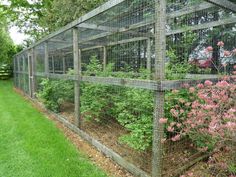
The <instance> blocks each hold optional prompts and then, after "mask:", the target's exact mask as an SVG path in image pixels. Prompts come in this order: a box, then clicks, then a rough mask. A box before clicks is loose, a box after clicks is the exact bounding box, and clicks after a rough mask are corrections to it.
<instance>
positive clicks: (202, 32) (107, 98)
mask: <svg viewBox="0 0 236 177" xmlns="http://www.w3.org/2000/svg"><path fill="white" fill-rule="evenodd" d="M158 2H159V1H156V0H120V1H109V2H108V3H106V4H105V5H104V6H102V7H100V8H98V9H96V10H95V11H93V12H92V13H91V14H93V13H94V14H96V15H91V14H89V15H88V16H89V17H87V16H84V17H82V18H81V19H80V20H78V21H77V22H76V24H75V23H74V25H73V27H69V28H68V29H65V30H64V31H63V32H60V33H57V34H56V35H54V36H53V37H49V38H46V39H45V40H42V41H41V42H40V43H37V45H35V46H33V47H30V48H29V49H27V50H25V51H23V52H21V53H20V54H18V55H16V57H15V59H14V71H15V74H14V75H15V79H14V83H15V86H16V87H17V88H19V89H21V90H23V91H24V92H25V93H28V94H29V95H34V96H36V98H38V99H39V100H40V101H42V102H43V103H44V104H45V105H46V107H47V108H48V109H50V110H52V111H54V112H55V113H57V114H59V115H61V116H62V117H64V118H65V119H66V120H67V121H68V122H69V123H71V124H74V125H76V126H77V125H79V130H81V131H83V132H85V133H86V134H87V135H89V136H90V137H92V138H94V139H95V140H98V141H99V142H101V144H103V145H105V146H106V147H108V148H109V149H110V150H111V151H112V152H114V153H115V154H118V155H119V156H117V155H113V156H112V158H113V159H114V160H116V161H117V162H118V163H119V164H121V165H123V166H124V167H125V168H127V169H128V170H129V171H131V172H132V173H134V174H135V175H137V176H138V175H140V176H145V175H151V174H152V176H161V175H162V176H180V175H183V174H186V173H187V172H189V168H190V167H191V166H193V165H194V164H195V163H197V162H199V161H201V160H203V159H205V158H207V157H209V156H210V155H209V154H208V153H206V152H203V151H199V148H198V147H197V146H199V144H196V142H194V140H193V139H191V138H189V136H186V137H184V138H180V137H181V136H183V135H182V134H181V135H180V133H181V132H182V130H184V131H185V130H186V125H189V122H186V121H185V120H182V117H187V115H188V113H191V111H190V109H191V108H190V107H191V106H192V104H193V100H194V94H193V93H192V92H194V91H193V88H192V87H190V86H189V84H190V85H191V84H194V85H197V84H200V83H201V82H204V81H205V80H207V79H212V80H214V79H216V80H217V78H218V75H219V74H228V75H231V74H232V73H233V70H234V69H233V66H234V65H235V64H236V51H235V49H234V48H235V47H236V43H235V42H236V40H235V39H236V35H235V34H236V24H235V23H236V20H235V13H233V12H232V11H230V10H226V9H225V8H221V7H218V6H216V5H214V4H211V3H208V2H206V1H204V0H177V1H176V0H167V1H166V12H164V14H165V13H166V18H165V17H162V16H161V17H160V16H159V15H160V13H161V12H160V10H162V9H160V7H162V8H164V9H165V7H164V5H165V3H164V4H162V5H163V6H160V4H159V5H158ZM161 2H162V3H163V2H165V1H161ZM96 12H97V13H96ZM162 13H163V12H162ZM159 19H162V20H160V21H161V22H160V21H159ZM163 22H164V23H163ZM157 24H158V25H159V26H160V25H161V24H162V25H163V24H164V27H165V32H161V34H162V33H163V34H162V37H161V36H160V35H159V34H160V31H159V29H157V27H158V25H157ZM162 27H163V26H162ZM159 39H166V42H163V41H159ZM158 47H163V48H164V49H163V50H160V49H159V48H158ZM157 51H158V52H157ZM159 54H161V55H159ZM162 66H164V69H165V71H163V68H162ZM162 71H163V72H165V73H162ZM162 74H164V78H161V79H160V78H159V76H161V75H162ZM186 79H190V80H186ZM198 86H199V87H200V86H202V85H198ZM189 87H190V88H191V89H192V90H191V89H190V88H189ZM180 88H181V89H180ZM176 89H180V90H176ZM31 93H33V94H31ZM163 99H165V102H163ZM191 101H192V102H191ZM233 106H235V105H233ZM164 117H167V118H168V122H166V119H164ZM160 122H162V123H164V125H160V124H161V123H160ZM166 123H168V124H166ZM157 124H158V125H157ZM156 139H158V140H156ZM199 142H201V141H199ZM158 143H161V145H160V144H158ZM200 147H201V145H200ZM109 152H110V151H109ZM104 153H105V154H106V153H107V152H105V150H104ZM206 154H207V155H206ZM120 157H121V159H124V160H120ZM232 159H234V157H233V158H232ZM230 161H231V162H235V161H234V160H230ZM130 164H132V165H130ZM133 165H134V166H133ZM136 167H137V168H136ZM157 168H160V169H162V170H161V171H162V172H160V171H159V172H160V173H162V174H160V173H158V174H156V173H155V172H156V169H157ZM198 170H199V169H198ZM215 171H216V170H210V172H209V171H208V173H207V174H211V175H214V174H215ZM189 173H190V174H191V171H190V172H189ZM226 174H228V173H226ZM232 174H233V173H232ZM198 175H200V176H204V173H201V174H198Z"/></svg>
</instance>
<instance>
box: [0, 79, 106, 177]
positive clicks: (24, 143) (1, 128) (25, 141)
mask: <svg viewBox="0 0 236 177" xmlns="http://www.w3.org/2000/svg"><path fill="white" fill-rule="evenodd" d="M103 176H106V174H105V173H104V172H103V171H102V170H100V169H99V168H98V167H96V166H95V165H93V164H92V163H91V162H90V161H89V160H88V159H87V157H86V156H85V155H83V154H81V153H80V152H78V151H77V149H76V148H75V147H74V146H73V145H72V143H70V142H69V141H68V140H67V139H66V137H65V136H64V135H63V133H62V132H60V131H59V130H58V129H57V128H56V126H55V124H54V123H53V122H51V121H50V120H49V119H47V118H45V117H44V116H43V115H42V114H41V113H40V112H39V111H37V110H36V109H35V108H33V106H32V105H31V104H30V103H28V102H27V101H25V100H24V99H23V98H22V97H21V96H19V95H18V94H16V93H15V92H14V91H13V90H12V83H11V82H10V81H0V177H103Z"/></svg>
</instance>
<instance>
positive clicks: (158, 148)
mask: <svg viewBox="0 0 236 177" xmlns="http://www.w3.org/2000/svg"><path fill="white" fill-rule="evenodd" d="M124 1H125V0H110V1H108V2H107V3H105V4H104V5H102V6H100V7H98V8H97V9H95V10H93V11H91V12H90V13H88V14H86V15H84V16H82V17H81V18H79V19H77V20H75V21H73V22H72V23H70V24H68V25H66V26H65V27H63V28H61V29H60V30H58V31H56V32H54V33H52V34H50V35H48V36H46V37H45V38H43V39H42V40H40V41H38V42H36V43H35V44H33V45H32V46H30V47H28V48H27V49H25V50H23V51H22V52H20V53H18V54H17V55H16V56H15V57H14V76H15V77H16V75H18V77H19V76H21V75H24V76H28V77H29V83H24V85H25V84H28V85H29V86H28V87H29V96H30V97H31V98H32V99H35V94H36V93H35V92H36V82H35V79H36V77H45V78H52V79H63V80H72V81H74V84H75V115H76V121H75V125H73V124H71V123H69V122H68V121H66V120H65V119H64V118H62V117H60V116H58V115H57V118H58V120H60V121H61V122H62V123H64V124H65V125H66V126H67V127H68V128H70V129H71V130H73V131H75V132H76V133H78V134H79V135H80V136H81V137H82V138H84V139H85V140H87V141H88V142H90V143H91V144H92V145H94V146H95V147H96V148H97V149H99V150H100V151H101V152H103V153H104V154H105V155H107V156H109V157H110V158H112V159H113V160H115V161H116V162H117V163H118V164H120V165H121V166H123V167H124V168H126V169H127V170H128V171H130V172H131V173H133V174H135V175H136V176H149V175H148V174H147V173H145V172H144V171H142V170H141V169H139V168H137V167H135V166H134V165H133V164H131V163H129V162H127V161H126V160H124V159H123V158H122V157H121V156H119V155H118V154H116V153H115V152H114V151H112V150H111V149H109V148H108V147H106V146H104V145H102V144H101V143H100V142H98V141H97V140H95V139H94V138H92V137H90V136H88V135H87V134H86V133H85V132H83V131H82V130H81V129H80V125H81V122H80V121H81V115H80V83H81V82H82V81H83V82H89V83H95V84H108V85H117V86H125V87H132V88H139V89H147V90H152V91H153V92H154V93H155V102H154V118H153V150H152V153H153V158H152V176H153V177H160V176H161V174H162V153H163V147H162V143H161V139H162V137H163V135H164V132H163V126H162V125H161V124H159V119H160V118H162V117H164V95H165V91H167V90H171V89H180V88H182V87H183V86H184V85H185V84H189V85H196V84H198V83H203V82H204V81H205V80H211V81H213V82H216V81H218V79H219V78H218V77H215V76H213V77H207V76H204V78H200V79H186V80H178V81H167V80H165V67H164V65H165V55H166V36H168V35H173V34H177V33H182V32H186V31H188V30H192V31H194V30H199V29H206V28H209V27H215V26H220V25H225V24H232V23H236V19H234V18H229V19H224V20H220V21H215V22H209V23H205V24H202V25H196V26H190V27H188V28H183V29H177V30H172V31H168V32H167V31H166V29H165V25H166V22H167V19H169V18H174V17H178V16H182V15H185V14H189V13H193V12H196V11H201V10H205V9H209V8H212V7H215V6H220V7H223V8H226V9H228V10H231V11H233V12H236V5H235V4H234V3H231V2H229V1H228V0H224V1H222V0H206V1H207V2H204V3H201V4H198V5H194V6H192V7H190V8H188V9H187V8H183V9H182V10H180V11H177V12H173V13H170V14H166V0H155V16H156V17H161V18H154V19H150V20H149V21H145V22H140V23H138V24H134V25H131V26H130V27H129V28H120V29H109V30H108V31H106V32H104V33H101V34H99V35H97V36H93V37H91V38H89V39H86V40H84V41H81V40H79V34H78V26H81V25H83V22H85V21H86V20H88V19H91V18H92V17H94V16H96V15H99V14H101V13H102V12H105V11H107V10H108V9H110V8H112V7H115V6H116V5H118V4H120V3H122V2H124ZM150 24H154V25H155V35H151V34H147V35H146V36H144V37H139V38H135V39H129V40H123V41H118V42H115V43H114V42H113V43H106V44H104V45H98V46H94V47H92V48H84V49H79V44H80V43H83V42H88V41H90V40H94V39H97V38H101V37H105V36H109V35H112V34H114V33H115V32H128V31H129V32H132V30H134V29H137V28H139V27H142V26H147V25H150ZM87 25H88V24H87ZM90 28H94V26H91V25H90ZM101 29H103V30H106V29H105V27H101ZM67 30H72V34H73V44H70V45H68V47H73V59H74V71H75V74H74V75H66V74H65V72H64V70H65V68H64V67H63V68H64V69H63V74H55V73H50V71H49V51H48V42H49V40H50V39H51V38H53V37H55V36H56V35H58V34H61V33H63V32H65V31H67ZM151 39H154V40H155V56H156V57H155V74H154V78H155V79H154V80H138V79H124V78H112V77H111V78H109V77H93V76H83V75H82V71H81V52H82V51H86V50H91V49H95V48H103V67H104V68H105V67H106V62H107V59H106V55H107V53H106V52H107V51H106V47H107V46H111V45H118V44H124V43H129V42H132V41H139V40H146V41H147V49H148V51H150V50H151V42H150V41H151ZM42 43H44V49H45V52H44V55H45V71H44V72H43V73H38V72H36V64H35V47H36V46H37V45H39V44H42ZM24 53H28V56H27V57H28V72H27V71H20V70H19V68H20V63H19V61H20V58H19V56H21V55H22V54H24ZM147 56H148V57H147V58H148V62H147V68H149V69H150V70H151V54H150V52H148V53H147ZM24 60H25V59H24ZM24 65H25V63H24ZM19 85H20V83H19V80H17V79H16V78H15V79H14V86H15V87H17V86H19Z"/></svg>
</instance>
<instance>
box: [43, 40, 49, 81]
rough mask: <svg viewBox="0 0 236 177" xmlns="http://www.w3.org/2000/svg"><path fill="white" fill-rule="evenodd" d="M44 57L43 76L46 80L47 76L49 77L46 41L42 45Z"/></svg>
mask: <svg viewBox="0 0 236 177" xmlns="http://www.w3.org/2000/svg"><path fill="white" fill-rule="evenodd" d="M44 55H45V58H44V69H45V71H44V72H45V74H46V76H47V78H48V75H49V54H48V41H46V42H45V43H44Z"/></svg>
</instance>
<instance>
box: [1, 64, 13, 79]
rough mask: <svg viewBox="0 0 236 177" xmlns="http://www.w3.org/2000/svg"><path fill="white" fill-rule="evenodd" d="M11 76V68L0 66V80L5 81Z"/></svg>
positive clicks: (7, 65) (5, 65) (6, 65)
mask: <svg viewBox="0 0 236 177" xmlns="http://www.w3.org/2000/svg"><path fill="white" fill-rule="evenodd" d="M11 76H12V68H11V66H10V65H9V64H2V65H0V79H1V80H6V79H9V78H10V77H11Z"/></svg>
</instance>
